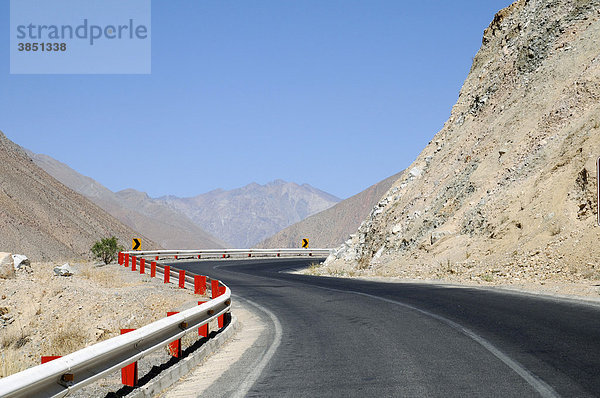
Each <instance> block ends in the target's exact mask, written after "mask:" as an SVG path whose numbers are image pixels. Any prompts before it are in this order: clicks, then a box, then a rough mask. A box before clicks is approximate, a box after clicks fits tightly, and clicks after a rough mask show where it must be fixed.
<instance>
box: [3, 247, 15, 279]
mask: <svg viewBox="0 0 600 398" xmlns="http://www.w3.org/2000/svg"><path fill="white" fill-rule="evenodd" d="M14 277H15V268H14V265H13V258H12V255H11V254H10V253H6V252H0V278H2V279H12V278H14Z"/></svg>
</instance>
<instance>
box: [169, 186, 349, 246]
mask: <svg viewBox="0 0 600 398" xmlns="http://www.w3.org/2000/svg"><path fill="white" fill-rule="evenodd" d="M158 200H159V201H161V202H162V203H164V204H165V205H166V206H168V207H169V208H171V209H173V210H176V211H178V212H180V213H181V214H185V215H186V216H188V217H189V218H190V219H191V220H192V221H194V222H195V223H196V224H198V225H200V226H202V228H204V229H205V230H206V231H208V232H210V233H211V234H213V235H215V236H218V237H219V238H221V239H223V240H225V241H226V242H230V243H231V244H232V245H233V246H235V247H251V246H253V245H255V244H256V243H258V242H260V241H261V240H263V239H265V238H267V237H269V236H271V235H273V234H275V233H276V232H278V231H280V230H281V229H283V228H285V227H287V226H289V225H291V224H294V223H296V222H298V221H301V220H303V219H305V218H306V217H308V216H310V215H312V214H315V213H318V212H321V211H323V210H325V209H328V208H330V207H331V206H333V205H335V204H336V203H338V202H339V201H340V199H339V198H337V197H335V196H333V195H330V194H328V193H326V192H323V191H321V190H319V189H316V188H314V187H311V186H310V185H308V184H303V185H298V184H295V183H293V182H285V181H282V180H276V181H273V182H270V183H268V184H265V185H259V184H256V183H252V184H249V185H246V186H245V187H242V188H238V189H234V190H231V191H224V190H222V189H218V190H214V191H211V192H208V193H205V194H202V195H198V196H194V197H192V198H178V197H175V196H167V197H163V198H159V199H158Z"/></svg>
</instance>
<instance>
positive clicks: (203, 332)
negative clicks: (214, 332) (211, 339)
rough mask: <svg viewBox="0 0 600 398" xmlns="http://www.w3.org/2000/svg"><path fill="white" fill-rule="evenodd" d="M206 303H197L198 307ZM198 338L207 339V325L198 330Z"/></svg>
mask: <svg viewBox="0 0 600 398" xmlns="http://www.w3.org/2000/svg"><path fill="white" fill-rule="evenodd" d="M204 303H206V301H198V305H200V304H204ZM198 336H203V337H208V323H205V324H204V325H202V326H200V327H199V328H198Z"/></svg>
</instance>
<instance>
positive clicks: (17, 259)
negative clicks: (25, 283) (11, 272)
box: [12, 254, 31, 271]
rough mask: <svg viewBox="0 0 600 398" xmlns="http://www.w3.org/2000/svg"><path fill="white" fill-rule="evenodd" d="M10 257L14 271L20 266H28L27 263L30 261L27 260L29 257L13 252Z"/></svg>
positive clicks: (20, 267) (29, 263)
mask: <svg viewBox="0 0 600 398" xmlns="http://www.w3.org/2000/svg"><path fill="white" fill-rule="evenodd" d="M12 259H13V264H14V267H15V271H18V270H20V269H22V268H25V267H28V266H29V265H31V262H30V261H29V259H28V258H27V257H26V256H24V255H22V254H13V255H12Z"/></svg>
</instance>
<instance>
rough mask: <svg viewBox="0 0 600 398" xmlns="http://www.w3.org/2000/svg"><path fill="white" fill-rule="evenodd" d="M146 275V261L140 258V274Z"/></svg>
mask: <svg viewBox="0 0 600 398" xmlns="http://www.w3.org/2000/svg"><path fill="white" fill-rule="evenodd" d="M145 273H146V259H145V258H142V259H141V260H140V274H145Z"/></svg>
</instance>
